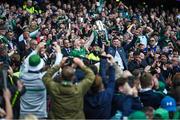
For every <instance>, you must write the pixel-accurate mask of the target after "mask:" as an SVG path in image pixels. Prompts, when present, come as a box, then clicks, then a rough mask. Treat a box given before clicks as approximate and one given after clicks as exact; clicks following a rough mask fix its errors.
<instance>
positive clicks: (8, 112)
mask: <svg viewBox="0 0 180 120" xmlns="http://www.w3.org/2000/svg"><path fill="white" fill-rule="evenodd" d="M3 94H4V99H5V105H6V106H5V109H6V117H5V119H7V120H11V119H13V110H12V106H11V102H10V99H11V93H10V91H9V89H7V88H6V89H5V90H4V91H3Z"/></svg>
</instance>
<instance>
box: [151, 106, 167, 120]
mask: <svg viewBox="0 0 180 120" xmlns="http://www.w3.org/2000/svg"><path fill="white" fill-rule="evenodd" d="M154 118H155V119H162V120H168V119H169V113H168V111H167V110H165V109H163V108H158V109H157V110H156V111H155V112H154Z"/></svg>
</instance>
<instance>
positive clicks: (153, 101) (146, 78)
mask: <svg viewBox="0 0 180 120" xmlns="http://www.w3.org/2000/svg"><path fill="white" fill-rule="evenodd" d="M140 82H141V87H142V90H141V91H140V92H139V96H140V99H141V101H142V103H143V105H144V106H145V107H148V106H151V107H153V108H155V109H156V108H158V107H159V106H160V103H161V100H162V98H163V96H162V95H161V94H159V93H157V92H156V91H154V90H153V89H152V88H153V76H152V75H151V74H150V73H144V74H142V76H141V77H140Z"/></svg>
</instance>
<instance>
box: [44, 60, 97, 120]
mask: <svg viewBox="0 0 180 120" xmlns="http://www.w3.org/2000/svg"><path fill="white" fill-rule="evenodd" d="M66 60H67V59H66ZM66 60H62V62H61V64H62V65H63V64H64V63H65V61H66ZM73 62H74V63H75V64H76V65H77V66H79V67H80V68H81V69H82V70H83V71H84V72H85V77H84V79H83V80H82V81H81V82H80V83H79V84H73V83H72V82H73V78H74V68H72V67H71V66H64V67H63V68H62V81H59V83H56V82H54V81H53V80H52V78H51V77H52V75H53V74H54V73H55V72H56V71H58V70H59V66H56V67H54V68H52V69H49V70H48V71H47V73H46V74H45V76H44V77H43V81H44V84H45V86H46V87H47V90H48V92H49V93H50V95H51V97H52V106H51V108H50V118H53V119H55V118H56V119H57V118H58V119H60V118H62V119H65V118H66V119H68V118H77V119H78V118H79V119H80V118H81V119H82V118H85V116H84V112H83V97H84V95H85V94H86V92H87V91H88V90H89V88H90V87H91V85H92V84H93V81H94V78H95V76H94V73H93V72H92V71H91V69H90V68H88V67H86V66H85V65H84V63H83V62H82V61H81V60H80V59H78V58H74V59H73ZM59 93H60V94H59ZM56 96H58V97H56Z"/></svg>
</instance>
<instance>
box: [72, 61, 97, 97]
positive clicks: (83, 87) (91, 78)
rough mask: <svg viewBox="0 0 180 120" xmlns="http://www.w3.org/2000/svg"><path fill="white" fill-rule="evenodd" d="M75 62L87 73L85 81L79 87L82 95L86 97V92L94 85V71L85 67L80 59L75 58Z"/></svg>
mask: <svg viewBox="0 0 180 120" xmlns="http://www.w3.org/2000/svg"><path fill="white" fill-rule="evenodd" d="M73 61H74V63H75V64H76V65H78V66H79V67H80V68H81V70H82V71H83V72H84V73H85V77H84V79H83V80H82V81H81V82H80V83H79V85H78V87H79V89H80V90H81V92H82V94H83V95H85V94H86V92H87V91H88V90H89V89H90V87H91V85H92V84H93V82H94V79H95V75H94V73H93V71H92V70H91V69H90V68H89V67H87V66H85V65H84V63H83V62H82V61H81V60H80V59H79V58H74V59H73Z"/></svg>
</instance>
